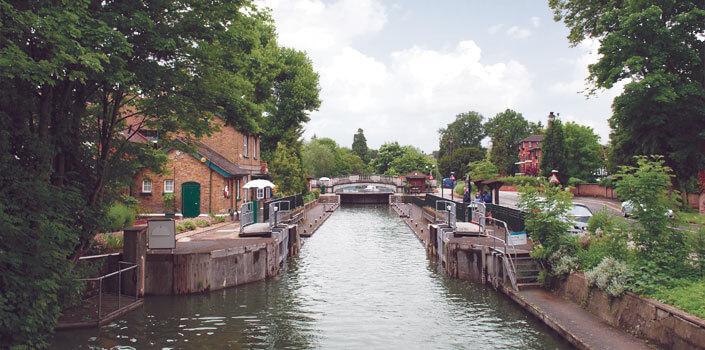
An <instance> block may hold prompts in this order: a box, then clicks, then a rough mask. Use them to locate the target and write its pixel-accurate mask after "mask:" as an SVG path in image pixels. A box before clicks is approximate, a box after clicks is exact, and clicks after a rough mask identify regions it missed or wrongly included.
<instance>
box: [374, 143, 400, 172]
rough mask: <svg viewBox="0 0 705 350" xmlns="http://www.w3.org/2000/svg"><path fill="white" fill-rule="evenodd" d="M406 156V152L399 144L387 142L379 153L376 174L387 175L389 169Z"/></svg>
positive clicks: (375, 165) (376, 160)
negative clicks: (394, 162) (396, 160)
mask: <svg viewBox="0 0 705 350" xmlns="http://www.w3.org/2000/svg"><path fill="white" fill-rule="evenodd" d="M403 155H404V150H403V149H402V147H401V146H400V145H399V143H398V142H396V141H395V142H387V143H385V144H383V145H382V146H381V147H380V148H379V151H378V152H377V158H376V159H375V162H374V168H375V172H376V173H377V174H386V173H387V171H388V170H389V167H390V166H391V164H392V161H394V160H395V159H397V158H401V157H402V156H403Z"/></svg>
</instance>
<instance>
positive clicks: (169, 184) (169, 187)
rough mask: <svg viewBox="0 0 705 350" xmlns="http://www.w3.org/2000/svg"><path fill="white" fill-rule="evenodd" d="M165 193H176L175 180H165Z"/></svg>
mask: <svg viewBox="0 0 705 350" xmlns="http://www.w3.org/2000/svg"><path fill="white" fill-rule="evenodd" d="M164 193H174V180H164Z"/></svg>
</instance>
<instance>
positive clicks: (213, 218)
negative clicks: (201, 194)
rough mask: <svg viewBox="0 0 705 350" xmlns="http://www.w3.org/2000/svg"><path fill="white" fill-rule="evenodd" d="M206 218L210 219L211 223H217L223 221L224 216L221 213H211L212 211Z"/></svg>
mask: <svg viewBox="0 0 705 350" xmlns="http://www.w3.org/2000/svg"><path fill="white" fill-rule="evenodd" d="M208 218H209V219H210V220H211V224H219V223H222V222H225V220H226V219H225V216H222V215H213V213H209V214H208Z"/></svg>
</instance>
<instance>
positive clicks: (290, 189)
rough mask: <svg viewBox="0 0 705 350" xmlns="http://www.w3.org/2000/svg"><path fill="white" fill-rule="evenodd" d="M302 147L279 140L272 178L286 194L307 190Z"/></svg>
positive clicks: (279, 189) (278, 189)
mask: <svg viewBox="0 0 705 350" xmlns="http://www.w3.org/2000/svg"><path fill="white" fill-rule="evenodd" d="M299 150H300V148H297V147H291V145H287V144H285V143H283V142H279V144H278V145H277V149H276V151H275V152H274V156H273V157H272V161H271V169H272V180H274V184H275V185H277V191H279V192H280V193H281V194H283V195H284V196H288V195H293V194H297V193H303V192H305V191H306V176H305V174H304V169H303V162H302V160H301V155H300V154H299V152H298V151H299Z"/></svg>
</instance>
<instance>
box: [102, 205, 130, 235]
mask: <svg viewBox="0 0 705 350" xmlns="http://www.w3.org/2000/svg"><path fill="white" fill-rule="evenodd" d="M136 217H137V211H136V210H135V209H133V208H131V207H129V206H127V205H125V204H123V203H118V202H116V203H114V204H113V205H112V206H110V208H108V227H107V229H108V230H109V231H119V230H122V229H123V228H125V227H127V226H130V225H132V224H134V223H135V218H136Z"/></svg>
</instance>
